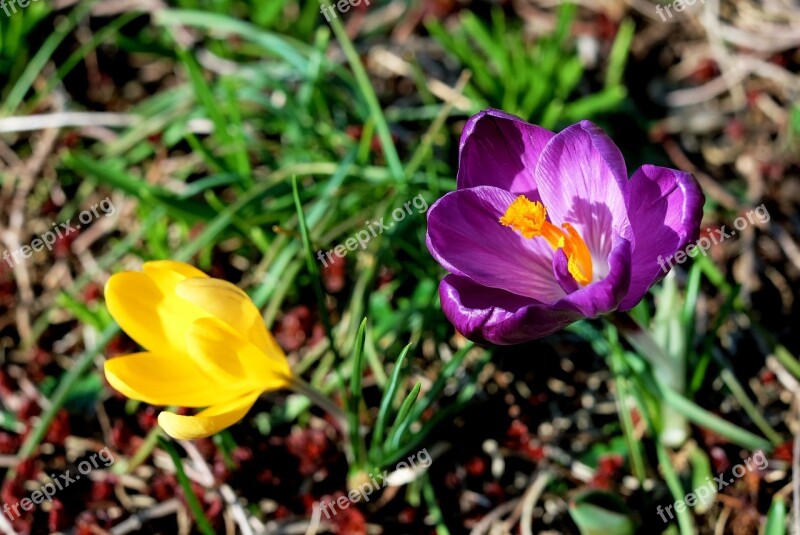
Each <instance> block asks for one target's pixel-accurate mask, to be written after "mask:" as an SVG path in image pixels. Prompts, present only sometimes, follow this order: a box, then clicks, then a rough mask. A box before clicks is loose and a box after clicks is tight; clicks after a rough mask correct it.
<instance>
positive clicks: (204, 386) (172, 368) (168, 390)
mask: <svg viewBox="0 0 800 535" xmlns="http://www.w3.org/2000/svg"><path fill="white" fill-rule="evenodd" d="M104 369H105V373H106V379H108V382H109V383H110V384H111V386H113V387H114V388H115V389H116V390H117V391H119V392H121V393H122V394H124V395H126V396H127V397H129V398H131V399H136V400H139V401H144V402H145V403H150V404H151V405H180V406H182V407H208V406H210V405H215V404H218V403H224V402H226V401H229V400H231V399H234V398H237V397H239V396H241V395H242V391H243V390H242V389H237V386H238V385H227V384H223V383H219V382H217V381H214V380H213V379H211V378H209V377H208V376H206V375H205V374H203V373H202V372H201V371H200V369H199V368H198V367H197V366H195V365H194V364H193V363H192V362H190V361H189V360H187V359H185V358H174V357H171V356H167V355H158V354H155V353H134V354H132V355H125V356H122V357H115V358H112V359H109V360H107V361H106V362H105V364H104Z"/></svg>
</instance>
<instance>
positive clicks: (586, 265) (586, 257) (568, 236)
mask: <svg viewBox="0 0 800 535" xmlns="http://www.w3.org/2000/svg"><path fill="white" fill-rule="evenodd" d="M546 218H547V209H546V208H545V207H544V205H543V204H542V203H540V202H538V201H536V202H533V201H530V200H528V198H527V197H525V196H524V195H520V196H519V197H517V198H516V199H514V202H512V203H511V205H510V206H509V207H508V209H507V210H506V213H505V214H503V217H501V218H500V224H502V225H503V226H506V227H511V228H512V229H514V230H516V231H517V232H519V233H520V234H522V236H523V237H524V238H526V239H531V238H536V237H539V236H541V237H543V238H544V239H545V240H547V243H548V245H550V247H552V248H553V250H554V251H555V250H558V249H564V254H565V255H566V256H567V270H568V271H569V273H570V275H572V277H573V278H574V279H575V280H576V281H577V282H578V283H580V284H581V285H583V286H586V285H587V284H589V283H590V282H591V281H592V255H591V253H590V252H589V248H588V247H587V246H586V242H585V241H583V238H581V236H580V234H578V232H577V231H576V230H575V229H574V228H573V227H572V225H570V224H569V223H564V224H562V225H561V226H562V228H564V229H566V232H564V231H563V230H561V229H560V228H558V227H556V226H555V225H553V224H552V223H550V222H549V221H547V219H546Z"/></svg>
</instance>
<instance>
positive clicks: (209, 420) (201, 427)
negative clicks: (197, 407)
mask: <svg viewBox="0 0 800 535" xmlns="http://www.w3.org/2000/svg"><path fill="white" fill-rule="evenodd" d="M260 395H261V392H251V393H248V394H246V395H244V396H242V397H240V398H237V399H234V400H233V401H229V402H227V403H222V404H219V405H214V406H213V407H209V408H207V409H206V410H204V411H201V412H199V413H197V414H196V415H195V416H180V415H178V414H175V413H173V412H166V411H165V412H162V413H161V414H159V415H158V424H159V425H160V426H161V428H162V429H164V431H166V433H167V434H168V435H169V436H171V437H172V438H174V439H177V440H194V439H196V438H203V437H208V436H211V435H213V434H215V433H218V432H220V431H222V430H223V429H225V428H226V427H229V426H231V425H233V424H235V423H236V422H238V421H239V420H241V419H242V418H244V416H245V415H246V414H247V411H249V410H250V407H252V406H253V404H254V403H255V402H256V400H257V399H258V397H259V396H260Z"/></svg>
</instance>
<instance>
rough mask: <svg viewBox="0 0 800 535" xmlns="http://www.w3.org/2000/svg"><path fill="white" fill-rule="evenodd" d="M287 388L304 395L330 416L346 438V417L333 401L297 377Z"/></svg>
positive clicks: (293, 378)
mask: <svg viewBox="0 0 800 535" xmlns="http://www.w3.org/2000/svg"><path fill="white" fill-rule="evenodd" d="M289 388H290V389H292V390H294V391H295V392H297V393H298V394H302V395H304V396H305V397H307V398H308V399H309V400H310V401H311V402H312V403H314V404H315V405H316V406H317V407H319V408H320V409H322V410H324V411H325V412H327V413H328V414H330V415H331V416H332V417H333V419H334V421H335V422H336V425H337V427H338V428H339V431H340V432H341V433H342V434H343V435H344V436H347V430H348V427H349V426H348V423H347V415H346V414H345V413H344V411H343V410H342V409H341V408H340V407H339V406H338V405H336V404H335V403H334V402H333V400H331V398H329V397H328V396H326V395H325V394H323V393H322V392H320V391H319V390H317V389H316V388H314V387H313V386H311V385H310V384H308V383H307V382H305V381H303V380H302V379H300V378H299V377H297V376H294V377H292V379H291V381H290V382H289Z"/></svg>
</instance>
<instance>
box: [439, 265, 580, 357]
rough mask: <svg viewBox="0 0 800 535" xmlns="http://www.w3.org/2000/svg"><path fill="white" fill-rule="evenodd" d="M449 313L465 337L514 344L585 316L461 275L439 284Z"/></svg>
mask: <svg viewBox="0 0 800 535" xmlns="http://www.w3.org/2000/svg"><path fill="white" fill-rule="evenodd" d="M439 296H440V297H441V300H442V310H443V311H444V314H445V316H447V319H448V320H450V322H451V323H452V324H453V325H454V326H455V328H456V330H457V331H458V332H460V333H461V334H462V335H464V336H465V337H467V338H469V339H470V340H472V341H474V342H478V343H487V342H488V343H492V344H498V345H510V344H519V343H522V342H527V341H529V340H533V339H535V338H541V337H543V336H547V335H549V334H552V333H554V332H556V331H558V330H560V329H563V328H564V327H566V326H567V325H569V324H570V323H572V322H574V321H577V320H579V319H581V316H580V314H578V313H576V312H574V311H571V310H555V309H554V308H553V307H551V306H548V305H544V304H542V303H538V302H536V301H534V300H532V299H529V298H526V297H522V296H519V295H514V294H512V293H509V292H506V291H503V290H499V289H496V288H487V287H485V286H481V285H480V284H477V283H475V282H474V281H472V280H470V279H468V278H465V277H460V276H458V275H448V276H446V277H445V278H444V279H443V280H442V282H441V284H440V285H439Z"/></svg>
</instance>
